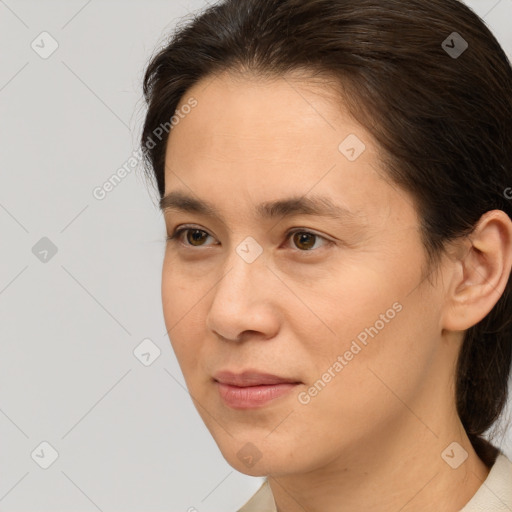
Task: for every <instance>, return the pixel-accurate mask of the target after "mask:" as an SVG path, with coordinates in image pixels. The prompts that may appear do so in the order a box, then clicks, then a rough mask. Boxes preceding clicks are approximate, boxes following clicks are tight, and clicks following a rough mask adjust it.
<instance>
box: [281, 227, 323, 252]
mask: <svg viewBox="0 0 512 512" xmlns="http://www.w3.org/2000/svg"><path fill="white" fill-rule="evenodd" d="M290 238H293V243H294V245H295V247H298V248H299V249H300V250H301V251H300V252H305V251H311V250H313V249H314V248H315V247H314V246H315V245H316V244H315V242H316V241H317V240H323V241H324V242H325V243H326V244H329V243H332V242H330V240H327V239H326V238H324V237H323V236H320V235H317V234H316V233H312V232H311V231H304V230H302V231H301V230H298V229H296V230H294V231H291V232H289V233H288V234H287V235H286V240H289V239H290Z"/></svg>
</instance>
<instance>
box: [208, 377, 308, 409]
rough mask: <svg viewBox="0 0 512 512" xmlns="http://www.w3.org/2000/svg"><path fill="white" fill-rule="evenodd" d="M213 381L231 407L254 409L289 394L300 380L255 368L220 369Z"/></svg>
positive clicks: (222, 397) (224, 400)
mask: <svg viewBox="0 0 512 512" xmlns="http://www.w3.org/2000/svg"><path fill="white" fill-rule="evenodd" d="M214 382H215V385H216V387H217V389H218V392H219V395H220V397H221V399H222V400H223V402H224V403H225V404H226V405H227V406H228V407H231V408H233V409H256V408H260V407H263V406H265V405H267V404H269V403H270V402H272V401H274V400H276V399H277V398H281V397H285V396H286V395H289V394H290V391H291V390H292V389H294V388H295V387H296V386H298V385H299V384H302V383H301V382H298V381H297V380H296V379H291V378H288V377H280V376H279V375H272V374H270V373H264V372H260V371H255V370H246V371H243V372H241V373H235V372H231V371H221V372H218V373H216V374H215V376H214Z"/></svg>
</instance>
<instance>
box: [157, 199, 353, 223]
mask: <svg viewBox="0 0 512 512" xmlns="http://www.w3.org/2000/svg"><path fill="white" fill-rule="evenodd" d="M160 210H161V211H162V212H164V213H165V212H166V211H169V210H175V211H181V212H185V213H196V214H199V215H204V216H206V217H213V218H218V219H219V220H221V221H222V222H223V223H224V224H225V221H224V218H223V216H222V214H221V213H220V212H219V211H218V209H217V208H216V207H215V206H214V205H213V204H212V203H210V202H208V201H205V200H198V199H196V198H194V197H192V196H189V195H188V194H186V193H184V192H181V191H173V192H170V193H169V194H167V195H166V196H165V197H163V198H162V199H161V200H160ZM256 214H257V215H258V216H259V217H260V218H262V219H273V218H277V217H292V216H294V215H312V216H319V217H330V218H333V219H335V220H344V221H347V220H352V221H353V220H354V219H356V218H357V217H358V216H357V215H356V214H354V213H353V212H352V211H350V210H348V209H347V208H345V207H343V206H341V205H339V204H336V203H334V202H333V201H332V200H331V199H330V198H329V197H325V196H318V195H316V196H309V197H305V196H294V197H289V198H284V199H279V200H276V201H268V202H265V203H261V204H259V205H258V206H257V207H256Z"/></svg>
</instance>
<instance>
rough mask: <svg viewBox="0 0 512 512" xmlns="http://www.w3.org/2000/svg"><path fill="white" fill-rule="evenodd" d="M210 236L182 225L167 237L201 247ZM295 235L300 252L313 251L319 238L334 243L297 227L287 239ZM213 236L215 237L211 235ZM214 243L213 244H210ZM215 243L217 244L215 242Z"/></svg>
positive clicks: (200, 230) (169, 239) (296, 245)
mask: <svg viewBox="0 0 512 512" xmlns="http://www.w3.org/2000/svg"><path fill="white" fill-rule="evenodd" d="M183 234H185V239H186V243H185V242H183V240H182V238H183V237H182V235H183ZM208 237H211V235H210V234H208V233H207V232H206V231H204V230H203V229H198V228H192V227H181V228H179V229H176V230H175V231H174V233H173V234H172V235H171V236H168V237H167V240H168V241H169V242H171V241H172V242H174V241H181V242H182V243H183V244H184V245H185V246H188V247H201V246H208V244H204V243H203V242H204V241H205V240H207V239H208ZM292 237H293V243H294V245H295V247H297V248H298V249H299V252H307V251H312V250H313V249H315V248H318V247H315V245H316V242H317V241H318V240H322V241H323V242H324V245H327V244H332V243H333V242H331V241H330V240H327V239H326V238H324V237H323V236H321V235H318V234H317V233H313V232H311V231H306V230H304V229H295V230H293V231H290V232H288V233H287V235H286V240H287V241H288V240H290V238H292ZM211 238H213V237H211ZM210 245H212V244H210ZM213 245H215V244H213Z"/></svg>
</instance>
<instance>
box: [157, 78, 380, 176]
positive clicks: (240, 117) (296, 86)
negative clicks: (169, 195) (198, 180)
mask: <svg viewBox="0 0 512 512" xmlns="http://www.w3.org/2000/svg"><path fill="white" fill-rule="evenodd" d="M191 98H194V100H195V101H196V102H197V106H196V107H195V108H194V109H193V110H191V111H190V112H189V113H188V114H187V115H184V116H182V117H183V118H182V119H181V121H180V123H179V124H178V125H176V126H174V127H173V129H172V130H171V133H170V136H169V140H168V144H167V148H166V174H167V172H168V171H169V170H170V169H174V170H178V169H186V170H187V172H192V171H193V169H194V168H196V167H198V168H200V169H201V171H202V172H203V173H207V172H208V171H209V170H212V171H213V169H215V171H216V176H217V178H219V179H221V177H222V174H221V169H220V168H224V169H229V170H231V171H236V173H233V172H232V173H231V174H232V175H231V179H233V178H235V177H236V176H238V177H240V176H241V175H245V176H246V177H247V175H249V174H256V175H257V176H258V177H259V178H260V181H261V180H265V179H270V178H274V179H275V178H277V176H278V175H279V176H281V177H282V178H283V180H284V181H285V182H287V183H289V181H290V180H295V181H297V180H301V179H306V178H307V176H308V175H309V173H310V172H311V170H312V169H316V170H317V171H318V172H322V171H323V172H324V173H325V172H326V171H327V170H328V169H329V168H331V167H333V166H335V165H340V164H342V165H345V166H347V167H351V168H356V167H357V166H358V163H357V162H349V161H348V160H347V158H346V155H345V158H344V155H343V154H341V153H340V144H341V143H342V142H343V141H344V140H345V139H346V138H347V137H348V136H349V135H352V140H355V138H357V139H358V140H359V141H361V144H363V145H364V147H365V153H366V154H365V155H363V156H362V159H361V161H366V163H369V162H371V161H372V159H371V157H370V153H371V152H372V151H371V149H372V145H373V143H372V140H371V137H370V135H369V133H367V132H366V130H365V129H364V128H363V127H362V126H361V125H359V124H358V123H357V122H356V121H355V120H353V119H352V118H351V117H350V115H349V114H348V113H347V112H346V109H344V108H343V105H342V103H341V101H340V99H339V97H336V95H335V93H334V91H333V89H332V88H331V87H328V86H327V85H321V84H320V83H319V82H318V80H317V81H315V82H310V81H308V82H305V81H303V80H302V81H301V80H299V79H298V78H297V77H296V76H283V77H276V78H274V79H272V80H263V79H251V78H249V77H246V78H242V77H240V76H237V77H233V76H231V75H230V74H227V73H224V74H222V75H219V76H215V77H208V78H206V79H203V80H202V81H200V82H198V83H197V84H195V85H194V86H193V87H192V88H190V89H189V90H188V91H187V92H186V93H185V94H184V95H183V97H182V99H181V101H180V104H179V105H178V109H177V110H178V111H179V110H180V108H182V106H183V105H184V104H186V103H187V102H188V101H190V99H191ZM354 135H355V136H356V137H354ZM363 141H364V143H363ZM345 149H346V148H345ZM356 149H357V148H356ZM340 157H341V159H340ZM372 163H375V162H372ZM348 164H350V165H348ZM233 174H236V176H233ZM166 178H167V175H166ZM169 178H170V179H171V177H169ZM166 181H167V179H166Z"/></svg>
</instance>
